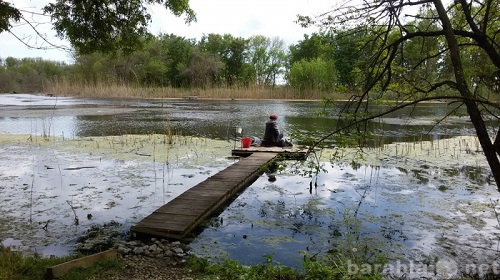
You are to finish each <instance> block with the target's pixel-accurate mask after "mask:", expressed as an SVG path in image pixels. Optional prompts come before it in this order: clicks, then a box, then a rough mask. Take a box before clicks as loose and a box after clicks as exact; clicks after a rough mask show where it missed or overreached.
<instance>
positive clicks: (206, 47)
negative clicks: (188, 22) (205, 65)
mask: <svg viewBox="0 0 500 280" xmlns="http://www.w3.org/2000/svg"><path fill="white" fill-rule="evenodd" d="M247 44H248V40H246V39H243V38H241V37H234V36H232V35H231V34H224V35H222V36H221V35H219V34H208V35H205V36H203V37H202V38H201V40H200V42H199V44H198V46H199V48H200V51H202V52H207V53H209V54H213V55H215V56H217V57H219V58H220V60H221V61H222V62H223V63H224V69H223V73H222V75H223V78H224V80H225V83H226V85H228V86H232V85H235V84H237V83H238V82H242V83H245V78H244V77H245V60H246V55H247V54H246V51H247Z"/></svg>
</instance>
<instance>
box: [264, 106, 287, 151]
mask: <svg viewBox="0 0 500 280" xmlns="http://www.w3.org/2000/svg"><path fill="white" fill-rule="evenodd" d="M277 120H278V115H276V114H275V113H273V114H271V115H269V121H268V122H266V130H265V132H264V138H263V139H262V146H264V147H273V146H277V147H291V146H293V144H292V143H291V142H290V141H288V140H287V139H286V138H285V137H283V133H280V130H279V128H278V123H277Z"/></svg>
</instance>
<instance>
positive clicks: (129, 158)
mask: <svg viewBox="0 0 500 280" xmlns="http://www.w3.org/2000/svg"><path fill="white" fill-rule="evenodd" d="M9 98H11V99H9ZM7 99H8V101H5V100H7ZM2 102H3V103H2ZM1 104H3V105H1ZM26 104H30V105H26ZM0 107H1V108H0V109H1V110H0V131H2V132H7V133H30V134H35V135H42V134H50V135H56V136H59V135H65V136H68V137H70V136H73V137H75V138H76V139H75V140H74V141H72V140H66V139H63V140H60V139H59V140H57V141H62V142H57V143H56V142H50V141H42V142H41V143H35V144H32V143H29V142H26V141H18V142H17V143H18V145H10V146H8V145H7V146H5V147H3V146H2V147H0V149H2V153H0V160H1V162H2V163H3V164H1V165H0V179H1V180H2V184H0V190H1V191H2V193H3V194H5V195H4V196H2V197H1V198H0V200H1V201H0V202H2V203H0V205H2V212H3V213H6V217H7V219H5V220H0V229H1V230H0V239H5V240H8V239H6V237H7V238H9V237H10V238H11V237H12V236H19V238H20V239H21V238H23V244H27V246H30V245H32V246H34V245H33V244H38V243H43V244H46V245H47V246H46V247H47V248H51V247H50V246H51V245H50V244H54V243H56V244H61V243H63V244H64V245H66V246H71V245H72V242H74V240H73V239H74V237H75V236H77V235H79V234H81V233H82V232H83V229H84V227H88V226H90V225H91V224H93V223H100V224H102V223H105V222H109V221H110V220H113V219H115V220H118V221H119V222H121V223H123V224H125V225H128V226H130V225H131V224H134V223H136V222H137V221H138V220H140V219H141V218H142V217H144V216H146V215H148V214H150V213H151V212H152V211H154V210H155V209H156V208H158V207H160V206H161V205H163V204H164V203H165V202H166V201H168V200H170V199H172V197H175V196H176V195H178V194H179V193H182V192H183V191H185V190H186V189H188V188H190V187H192V186H194V185H195V184H196V183H198V182H200V181H201V180H203V179H205V178H206V177H208V176H210V174H214V173H216V172H218V170H220V169H223V168H225V167H226V166H227V165H229V164H231V163H232V162H230V160H229V159H227V158H226V156H227V155H228V152H229V150H230V149H231V147H232V146H233V144H232V142H230V143H228V142H227V141H226V140H230V139H231V140H232V139H233V138H234V127H237V126H239V127H242V136H253V135H256V136H259V135H262V134H263V126H264V122H265V121H266V120H267V116H268V114H269V113H271V112H276V113H277V114H278V115H279V116H280V118H279V122H280V126H281V128H282V129H284V130H285V131H288V132H294V131H295V132H297V133H300V134H302V135H313V136H317V135H323V134H324V133H327V132H328V131H332V130H333V129H335V128H336V127H337V118H336V117H334V116H332V115H329V116H328V115H323V116H320V115H317V114H316V113H317V111H318V110H320V109H321V107H322V105H321V104H320V103H319V102H287V101H235V100H225V101H213V100H85V99H71V98H68V99H64V100H63V99H59V100H54V99H48V98H46V97H31V96H29V95H22V96H18V95H15V96H10V97H9V96H1V97H0ZM375 109H377V108H373V110H375ZM329 110H330V111H331V112H332V113H335V112H336V110H338V108H331V109H329ZM448 110H449V108H448V107H447V105H446V104H422V105H421V106H416V107H414V108H412V110H410V109H407V110H406V111H402V112H400V114H392V115H390V116H387V117H386V118H382V119H377V120H374V121H373V122H370V123H369V124H368V125H367V129H368V130H369V131H370V132H371V133H372V134H374V135H375V137H374V138H373V140H372V141H373V148H366V150H365V151H364V154H363V155H364V160H363V161H361V160H359V159H357V158H352V159H349V160H346V161H345V162H341V163H338V164H331V163H330V161H329V159H330V158H331V155H333V154H334V153H335V152H336V150H334V149H324V150H323V151H322V156H323V158H322V159H321V162H322V163H324V168H325V170H326V172H320V173H319V174H315V175H313V177H308V176H297V175H296V174H308V173H307V172H308V171H309V169H307V167H301V168H302V169H300V170H299V171H297V170H294V169H293V168H292V167H293V164H291V163H288V164H287V166H286V167H283V169H281V168H279V169H278V170H279V171H276V172H275V173H273V175H274V176H275V178H276V180H269V177H268V175H267V174H265V175H263V176H262V177H260V178H259V179H258V180H257V181H256V182H255V183H254V184H253V185H252V186H251V187H249V188H248V189H247V190H246V191H245V192H243V193H242V194H241V195H240V196H239V197H238V198H237V199H236V200H235V201H234V202H233V203H232V204H231V205H230V206H229V207H228V208H227V209H225V211H224V212H223V213H222V214H221V215H220V217H218V218H216V219H214V220H213V222H212V223H211V225H209V226H207V228H206V229H205V230H204V231H203V232H202V233H201V235H200V236H198V237H197V238H196V239H195V240H194V241H193V242H192V244H191V245H192V247H193V248H194V250H195V252H196V253H197V254H201V255H204V256H209V257H220V256H222V257H225V256H229V257H231V258H234V259H237V260H239V261H242V262H243V263H247V264H256V263H261V262H262V260H263V259H262V256H263V255H265V254H275V257H274V259H275V260H276V261H279V262H280V263H282V264H285V265H291V266H298V265H299V264H300V260H301V259H302V257H303V256H304V255H305V254H307V255H316V254H323V253H327V252H329V251H330V250H336V249H338V248H341V247H342V246H344V247H346V248H349V247H350V248H351V249H352V248H358V247H353V246H357V245H363V244H361V243H355V241H356V240H363V241H366V242H370V243H369V244H371V246H373V244H375V247H376V248H380V250H383V249H387V250H388V251H391V253H396V254H400V255H403V256H405V257H406V258H408V259H413V260H421V259H422V256H425V257H427V256H430V257H432V256H438V255H439V256H442V255H446V254H449V253H450V252H452V253H453V254H455V255H458V256H460V257H463V258H465V259H466V258H469V257H470V258H471V259H472V258H474V259H477V258H478V257H484V258H486V259H488V258H489V259H493V258H494V257H495V256H494V255H495V252H496V251H495V250H496V248H494V247H495V246H494V244H493V245H492V242H491V240H497V239H496V235H497V234H498V230H497V226H498V224H497V223H496V221H497V220H496V217H495V213H494V212H493V211H491V210H492V209H494V208H492V207H491V206H490V204H489V203H491V202H492V201H498V200H497V199H499V195H498V194H497V191H496V190H495V188H494V187H493V185H492V184H491V183H490V182H489V177H488V176H489V175H488V174H489V173H488V167H487V165H486V163H485V160H484V157H483V156H482V155H481V154H480V153H476V152H474V151H476V150H477V149H478V148H477V147H478V144H477V143H474V141H473V140H471V139H468V138H467V139H461V138H453V139H450V141H436V139H444V138H448V137H451V136H454V135H473V134H474V132H473V130H472V129H471V127H470V124H469V123H468V122H467V121H465V120H464V119H462V118H461V117H459V116H452V117H450V119H449V121H447V122H446V123H443V124H442V125H439V126H437V127H434V124H435V119H439V118H440V117H441V116H442V115H443V114H446V112H448ZM410 115H411V116H413V117H415V118H409V116H410ZM431 128H433V129H432V130H431ZM169 131H171V132H173V133H174V134H180V135H185V136H202V137H205V138H203V139H198V140H196V141H199V142H197V143H189V145H185V146H183V147H176V148H175V149H171V150H168V149H167V146H168V145H166V143H165V142H166V141H164V138H165V137H158V138H160V139H157V140H158V141H157V142H154V143H155V145H154V146H153V147H151V139H150V137H149V136H150V134H165V133H167V134H168V133H169ZM429 131H431V132H429ZM123 134H148V135H147V136H144V137H142V138H140V139H135V138H134V139H132V138H130V139H129V138H128V137H125V136H123V137H117V138H114V137H107V136H109V135H123ZM80 136H92V138H93V137H94V136H106V137H102V138H100V137H96V139H88V138H84V139H80V138H79V137H80ZM151 137H152V136H151ZM155 137H156V136H155ZM206 138H210V139H219V140H224V141H215V140H207V139H206ZM23 140H24V139H23ZM421 140H432V141H429V142H420V141H421ZM414 141H418V142H414ZM391 143H392V144H391ZM45 145H47V146H45ZM148 145H149V146H148ZM160 147H161V149H160ZM201 147H203V148H204V149H205V151H204V152H200V148H201ZM182 149H184V150H182ZM167 150H168V151H169V152H168V153H167V154H166V155H164V157H163V158H160V155H159V153H160V152H163V153H166V152H167ZM193 150H194V151H193ZM215 150H217V151H215ZM344 152H345V154H346V156H350V155H352V154H354V153H355V151H354V150H353V149H346V150H345V151H344ZM169 153H175V154H169ZM183 164H184V165H183ZM2 166H3V167H2ZM11 166H16V167H17V168H16V169H15V170H14V169H12V168H11ZM82 166H83V167H85V166H92V167H95V168H86V169H81V170H79V171H76V170H74V169H68V167H69V168H71V167H82ZM313 179H314V180H315V182H317V184H311V182H312V180H313ZM30 186H34V187H30ZM30 192H35V194H36V196H34V199H33V201H28V199H27V198H29V197H30ZM67 200H70V201H71V203H72V205H78V206H79V208H78V209H79V210H78V211H79V215H80V216H82V215H83V216H84V215H86V214H88V213H91V214H92V215H93V217H94V218H93V219H92V220H85V219H81V223H80V225H79V227H76V228H75V227H74V225H73V224H72V222H73V220H72V219H73V217H72V214H71V212H69V211H70V210H71V209H69V205H68V203H66V201H67ZM493 207H494V206H493ZM19 209H22V210H21V211H20V210H19ZM31 210H33V215H32V217H28V216H29V215H30V211H31ZM68 213H69V214H68ZM28 218H32V219H33V221H35V222H34V223H33V225H34V226H32V225H26V221H27V220H28ZM7 221H8V222H7ZM47 221H50V227H49V231H44V230H43V229H41V226H39V223H38V222H41V223H42V224H43V223H46V222H47ZM6 225H9V227H8V228H7V226H6ZM21 233H22V234H25V236H22V237H21ZM33 236H36V237H37V239H38V240H32V239H33V238H32V237H33ZM443 236H445V237H446V238H447V239H446V240H448V241H447V242H449V244H448V243H446V244H442V243H440V242H442V240H443ZM467 238H469V239H467ZM24 239H26V240H24ZM471 239H472V240H471ZM27 240H28V241H27ZM453 244H465V245H468V246H471V245H472V246H475V248H487V249H486V250H484V251H485V253H484V254H477V255H475V256H471V255H470V254H472V253H470V252H471V251H472V250H468V248H470V247H466V246H463V247H459V248H456V247H455V245H453ZM379 245H380V246H379ZM365 247H368V246H365ZM450 248H451V249H450ZM37 250H40V251H43V250H42V249H40V248H38V249H37ZM474 252H476V250H474ZM478 255H479V256H478Z"/></svg>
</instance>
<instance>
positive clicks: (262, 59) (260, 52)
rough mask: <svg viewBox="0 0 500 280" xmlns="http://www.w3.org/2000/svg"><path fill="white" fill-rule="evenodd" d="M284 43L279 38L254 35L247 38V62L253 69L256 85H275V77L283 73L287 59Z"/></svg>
mask: <svg viewBox="0 0 500 280" xmlns="http://www.w3.org/2000/svg"><path fill="white" fill-rule="evenodd" d="M284 45H285V43H284V42H283V40H280V39H279V38H273V39H269V38H267V37H264V36H261V35H256V36H252V37H251V38H250V39H249V47H248V62H249V63H250V64H251V65H252V66H253V69H254V71H255V79H256V81H257V85H271V86H274V85H276V78H277V77H278V76H279V75H281V74H283V73H284V67H285V63H286V59H287V55H286V52H285V48H284Z"/></svg>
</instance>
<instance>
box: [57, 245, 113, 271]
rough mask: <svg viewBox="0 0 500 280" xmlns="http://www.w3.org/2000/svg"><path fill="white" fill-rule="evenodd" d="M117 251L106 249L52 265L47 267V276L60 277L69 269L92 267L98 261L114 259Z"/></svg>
mask: <svg viewBox="0 0 500 280" xmlns="http://www.w3.org/2000/svg"><path fill="white" fill-rule="evenodd" d="M116 258H117V251H116V250H115V249H111V250H107V251H104V252H100V253H97V254H93V255H89V256H85V257H82V258H78V259H75V260H71V261H68V262H65V263H61V264H58V265H54V266H52V267H49V268H48V269H47V276H48V277H49V278H60V277H62V276H64V274H66V273H68V272H69V271H70V270H72V269H75V268H88V267H92V266H93V265H95V264H96V263H97V262H99V261H103V260H109V259H116Z"/></svg>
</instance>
